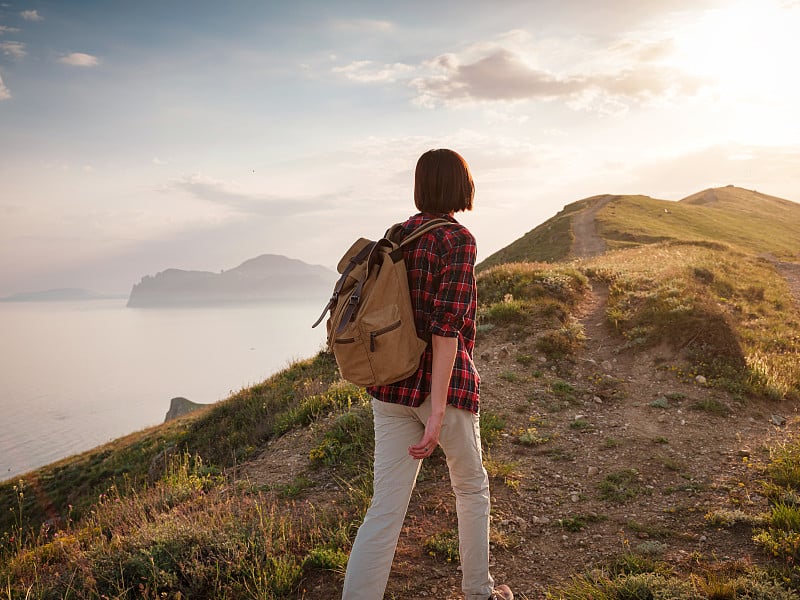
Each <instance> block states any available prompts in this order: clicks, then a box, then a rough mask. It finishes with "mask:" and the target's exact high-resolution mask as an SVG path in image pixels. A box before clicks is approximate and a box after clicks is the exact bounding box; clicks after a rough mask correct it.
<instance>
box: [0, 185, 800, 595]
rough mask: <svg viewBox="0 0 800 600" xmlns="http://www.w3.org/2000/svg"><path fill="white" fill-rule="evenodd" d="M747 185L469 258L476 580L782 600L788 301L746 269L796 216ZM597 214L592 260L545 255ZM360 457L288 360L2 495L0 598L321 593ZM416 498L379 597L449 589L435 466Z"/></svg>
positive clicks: (450, 539) (793, 511) (328, 580)
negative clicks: (474, 312)
mask: <svg viewBox="0 0 800 600" xmlns="http://www.w3.org/2000/svg"><path fill="white" fill-rule="evenodd" d="M752 194H753V193H751V192H747V193H745V191H741V190H738V189H736V188H733V189H731V188H722V189H721V190H711V191H707V192H703V193H701V194H699V195H695V196H691V197H689V198H687V199H685V200H684V201H681V202H678V203H674V202H665V201H659V200H653V199H650V198H646V197H644V196H637V197H630V196H629V197H608V196H598V197H594V198H588V199H586V200H582V201H579V202H576V203H574V204H572V205H569V206H568V207H567V208H565V209H564V211H562V212H561V213H559V215H557V216H556V217H554V220H553V221H551V222H550V229H547V228H542V226H540V227H538V228H536V229H534V230H533V231H532V232H530V233H529V234H527V236H526V238H527V239H526V238H523V239H524V240H525V241H524V243H522V242H521V241H518V242H520V243H519V244H517V243H516V242H515V244H516V246H514V244H512V246H514V247H513V248H512V246H509V248H508V249H506V250H509V252H508V253H507V254H506V255H505V256H506V258H505V259H503V260H508V261H510V262H509V263H500V262H498V263H497V264H490V263H491V261H489V262H488V263H484V265H483V268H482V269H481V272H480V274H479V276H478V287H479V298H480V305H479V314H478V323H479V336H478V345H477V346H476V357H475V358H476V364H477V365H478V368H479V370H480V372H481V375H482V388H481V390H482V409H481V435H482V438H483V442H484V450H485V454H484V457H485V460H484V463H485V466H486V468H487V471H488V472H489V474H490V476H491V479H492V489H493V492H492V493H493V506H492V511H493V533H492V540H491V541H492V553H493V560H494V563H495V566H494V567H493V568H494V571H495V573H496V574H498V575H499V576H501V577H503V578H504V580H507V581H509V582H510V583H511V584H512V586H513V587H514V588H515V590H517V592H518V593H517V596H518V597H520V598H522V599H526V598H541V597H547V598H548V599H550V600H598V599H602V600H606V599H607V600H612V599H621V598H626V599H627V598H631V599H638V598H674V599H676V600H712V599H713V600H738V599H744V598H747V599H753V600H755V599H762V600H773V599H774V600H783V599H785V600H797V599H798V598H800V568H798V566H797V564H798V563H797V560H798V559H800V551H798V547H800V469H798V467H797V465H798V464H799V463H798V460H800V420H798V419H796V418H793V417H792V411H794V410H795V407H796V403H797V401H798V400H800V308H798V304H797V302H796V301H795V300H794V299H793V297H792V293H791V290H790V289H789V287H788V285H787V282H786V281H785V280H784V279H783V278H782V277H780V276H779V274H778V273H777V272H776V270H775V266H774V264H773V262H771V259H769V258H765V257H762V256H761V254H762V253H765V252H768V253H770V254H773V255H775V256H778V257H783V258H789V257H791V256H793V255H792V252H794V253H796V252H797V245H795V246H791V244H790V243H789V241H790V239H792V236H793V235H795V234H796V233H797V232H796V227H798V226H797V225H796V224H795V223H797V222H798V221H797V220H792V218H793V215H794V214H795V213H794V211H795V210H797V209H796V208H795V206H794V205H792V204H791V203H786V202H785V201H780V200H779V199H771V198H769V197H764V198H761V197H760V196H753V195H752ZM601 201H602V202H603V203H604V204H602V205H601V204H600V203H601ZM755 202H760V203H761V204H758V206H759V207H760V208H759V214H758V215H753V214H749V216H748V211H749V210H750V211H751V210H752V209H753V206H754V204H753V203H755ZM665 206H666V207H667V208H668V210H669V211H670V212H667V213H665V212H664V207H665ZM591 209H598V212H597V219H598V223H599V226H600V227H599V233H600V234H601V235H602V236H603V237H604V238H605V241H606V243H607V244H608V246H609V247H610V250H609V251H607V252H605V253H603V254H600V255H597V256H592V257H590V258H584V259H579V260H576V259H571V260H569V261H568V262H567V261H564V260H561V259H563V258H564V257H569V256H570V252H571V248H572V245H571V234H570V231H571V226H572V219H574V218H575V216H576V215H577V214H578V213H579V212H580V211H583V210H591ZM659 211H661V213H662V214H663V215H664V216H659V214H658V213H659ZM760 213H764V214H760ZM770 215H771V216H770ZM781 222H782V223H781ZM768 223H771V224H772V226H773V229H774V234H773V235H772V236H766V235H765V232H766V229H767V224H768ZM748 224H750V225H748ZM615 232H616V233H615ZM623 238H624V239H623ZM795 239H798V238H795ZM538 244H541V245H542V246H544V248H538V246H537V245H538ZM539 251H541V252H542V254H536V258H537V259H536V260H530V259H531V258H532V256H531V254H530V253H531V252H539ZM498 254H499V253H498ZM511 257H513V258H511ZM490 258H491V257H490ZM497 260H498V261H499V260H500V259H499V258H498V259H497ZM781 415H787V416H786V417H783V416H781ZM371 451H372V425H371V409H370V405H369V402H368V398H367V397H366V395H365V393H364V391H363V390H360V389H358V388H355V387H353V386H351V385H349V384H346V383H344V382H342V381H340V380H339V379H338V376H337V373H336V368H335V363H334V362H333V360H332V358H331V357H330V356H329V355H327V354H325V353H321V354H319V355H317V356H315V357H313V358H311V359H309V360H306V361H302V362H298V363H296V364H294V365H292V366H291V367H289V368H287V369H286V370H284V371H282V372H281V373H278V374H276V375H275V376H273V377H271V378H270V379H268V380H267V381H265V382H263V383H261V384H259V385H256V386H253V387H251V388H247V389H244V390H241V391H240V392H238V393H236V394H234V395H232V396H231V397H230V398H229V399H227V400H226V401H223V402H221V403H219V404H218V405H215V406H214V407H211V408H209V409H205V410H203V411H201V412H199V413H195V414H192V415H189V416H187V417H185V418H183V419H179V420H177V421H174V422H170V423H166V424H164V425H161V426H158V427H155V428H151V429H148V430H145V431H142V432H138V433H136V434H132V435H130V436H127V437H125V438H121V439H119V440H116V441H115V442H113V443H111V444H108V445H106V446H103V447H100V448H97V449H95V450H93V451H90V452H87V453H84V454H82V455H79V456H76V457H72V458H69V459H65V460H63V461H60V462H59V463H56V464H53V465H49V466H47V467H45V468H43V469H40V470H38V471H36V472H34V473H31V474H28V475H25V476H23V477H21V478H18V479H17V480H15V481H11V482H6V483H4V484H0V532H2V533H0V599H3V600H11V599H17V598H20V599H21V598H26V599H28V598H31V599H34V598H35V599H45V598H98V599H99V598H131V599H132V598H154V599H155V598H176V599H177V598H215V599H226V598H229V599H234V598H236V599H239V598H259V599H278V598H307V599H319V600H328V599H332V598H336V597H338V596H339V595H340V590H341V582H342V573H343V569H344V567H345V565H346V561H347V555H348V552H349V550H350V544H351V543H352V539H353V537H354V535H355V531H356V528H357V526H358V524H359V522H360V519H361V518H362V516H363V513H364V511H365V510H366V507H367V505H368V502H369V497H370V493H371ZM417 492H418V493H415V494H414V497H413V498H412V505H411V508H410V512H409V518H408V519H407V522H406V527H405V529H404V533H403V536H402V538H401V544H400V546H399V547H398V551H397V552H398V554H397V557H396V561H395V567H394V570H393V575H392V579H391V580H390V584H389V589H388V597H392V598H398V599H404V598H419V597H423V596H428V597H432V596H436V597H446V598H450V599H455V598H460V596H459V591H458V588H459V579H460V574H459V573H458V571H457V569H456V565H457V562H458V547H457V542H456V541H455V539H456V538H455V515H454V507H453V499H452V494H451V492H450V490H449V485H448V479H447V470H446V463H445V460H444V458H443V456H442V455H441V453H438V452H437V454H435V455H434V457H432V458H431V459H428V460H427V461H426V463H425V466H424V467H423V471H422V473H421V475H420V478H419V480H418V484H417ZM454 563H455V564H454Z"/></svg>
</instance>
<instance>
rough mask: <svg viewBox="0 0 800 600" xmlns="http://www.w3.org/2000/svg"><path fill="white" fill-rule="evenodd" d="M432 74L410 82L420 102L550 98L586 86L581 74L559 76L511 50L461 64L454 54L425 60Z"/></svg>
mask: <svg viewBox="0 0 800 600" xmlns="http://www.w3.org/2000/svg"><path fill="white" fill-rule="evenodd" d="M428 66H430V67H432V69H433V70H434V71H435V72H436V73H435V74H434V75H430V76H426V77H418V78H416V79H414V80H412V81H411V82H410V84H411V86H412V87H414V88H416V90H417V92H418V94H419V96H418V98H417V102H418V103H419V104H422V105H428V106H430V105H433V104H436V103H444V104H452V103H459V102H461V101H464V100H467V101H482V100H501V101H502V100H506V101H507V100H519V99H523V98H528V99H533V98H541V99H552V98H557V97H560V96H571V95H573V94H575V93H577V92H579V91H580V90H582V89H583V88H584V87H585V86H586V80H585V79H584V78H581V77H569V76H568V77H558V76H556V75H554V74H552V73H548V72H546V71H543V70H540V69H535V68H532V67H530V66H528V65H527V64H525V62H523V60H522V59H521V57H520V56H518V55H517V54H515V53H514V52H511V51H510V50H505V49H498V50H495V51H493V52H491V53H490V54H488V55H486V56H484V57H481V58H480V59H478V60H476V61H474V62H471V63H467V64H461V63H460V61H459V59H458V58H457V57H456V56H455V55H453V54H443V55H441V56H438V57H436V58H435V59H433V60H432V61H429V62H428Z"/></svg>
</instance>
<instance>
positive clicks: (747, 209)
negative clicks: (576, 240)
mask: <svg viewBox="0 0 800 600" xmlns="http://www.w3.org/2000/svg"><path fill="white" fill-rule="evenodd" d="M717 195H718V197H719V200H718V201H717V202H714V203H708V204H696V203H689V202H668V201H665V200H655V199H653V198H648V197H646V196H623V197H620V198H617V199H616V200H615V201H614V202H612V203H611V204H609V205H608V206H606V207H605V208H604V209H603V210H601V211H600V213H599V214H598V218H597V221H598V228H599V231H600V235H601V236H602V237H603V238H604V239H605V240H606V242H607V243H608V244H610V245H611V246H612V247H613V246H617V247H621V246H625V245H630V244H649V243H653V242H658V241H663V240H679V241H693V240H713V241H715V242H719V243H724V244H729V245H732V246H736V247H738V248H740V249H742V250H747V251H749V252H752V253H755V254H761V253H765V252H770V253H772V254H774V255H776V256H783V257H791V256H796V254H797V243H796V242H797V239H798V238H797V235H798V230H797V223H798V222H800V207H798V205H797V204H794V203H792V202H787V201H775V200H774V199H771V198H769V197H766V196H763V195H760V194H754V193H753V192H749V191H748V190H741V189H739V188H722V189H721V190H720V191H719V192H718V193H717ZM665 211H668V212H665Z"/></svg>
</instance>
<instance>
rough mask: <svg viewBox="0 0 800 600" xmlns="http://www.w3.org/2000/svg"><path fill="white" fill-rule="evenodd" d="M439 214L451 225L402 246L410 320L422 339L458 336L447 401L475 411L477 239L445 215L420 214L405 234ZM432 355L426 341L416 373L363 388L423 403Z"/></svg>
mask: <svg viewBox="0 0 800 600" xmlns="http://www.w3.org/2000/svg"><path fill="white" fill-rule="evenodd" d="M441 217H444V218H446V219H448V220H449V221H452V223H453V225H452V226H450V225H442V226H440V227H437V228H436V229H434V230H432V231H430V232H428V233H426V234H425V235H423V236H422V237H420V238H419V239H417V240H415V241H414V242H412V243H411V244H409V245H408V246H404V247H403V256H404V257H405V261H406V270H407V271H408V286H409V289H410V290H411V302H412V304H413V305H414V321H415V323H416V326H417V334H418V335H419V337H420V338H422V339H430V336H431V335H439V336H442V337H455V338H458V352H457V353H456V360H455V365H454V366H453V372H452V375H451V376H450V389H449V391H448V394H447V403H448V404H449V405H451V406H455V407H456V408H463V409H466V410H469V411H471V412H473V413H476V414H477V412H478V408H479V387H480V376H479V375H478V370H477V369H476V368H475V363H473V362H472V351H473V349H474V347H475V313H476V310H477V307H478V293H477V287H476V285H475V256H476V254H477V248H476V246H475V238H473V237H472V234H471V233H470V232H469V231H468V230H467V228H466V227H464V226H463V225H461V224H459V223H458V222H457V221H456V220H455V219H454V218H452V217H449V216H447V215H431V214H427V213H419V214H416V215H414V216H413V217H411V218H410V219H408V220H407V221H406V222H405V223H404V224H403V227H404V229H405V230H406V233H411V231H413V230H414V229H416V228H417V227H418V226H420V225H421V224H423V223H425V222H426V221H429V220H431V219H433V218H441ZM432 359H433V351H432V349H431V345H430V344H428V347H427V349H426V350H425V353H424V354H423V355H422V359H421V360H420V365H419V370H418V371H417V372H416V373H415V374H414V375H412V376H411V377H408V378H407V379H404V380H403V381H399V382H397V383H393V384H391V385H383V386H378V387H370V388H367V392H368V393H369V394H370V395H372V396H373V397H374V398H377V399H378V400H383V401H384V402H394V403H396V404H404V405H406V406H419V405H421V404H422V402H423V401H424V400H425V398H426V397H427V396H428V395H429V394H430V389H431V365H432Z"/></svg>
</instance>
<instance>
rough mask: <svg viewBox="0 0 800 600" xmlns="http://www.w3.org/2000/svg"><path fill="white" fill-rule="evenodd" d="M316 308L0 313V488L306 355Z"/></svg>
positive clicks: (55, 305)
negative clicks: (176, 400) (183, 401)
mask: <svg viewBox="0 0 800 600" xmlns="http://www.w3.org/2000/svg"><path fill="white" fill-rule="evenodd" d="M320 310H321V306H320V303H319V302H313V303H311V302H303V301H301V302H292V303H288V302H280V303H271V304H254V305H247V306H236V307H203V308H187V309H177V308H170V309H153V308H148V309H132V308H126V307H125V300H92V301H74V302H39V303H37V302H19V303H0V480H5V479H9V478H12V477H14V476H15V475H18V474H21V473H24V472H27V471H29V470H31V469H34V468H36V467H39V466H42V465H45V464H48V463H50V462H53V461H55V460H58V459H60V458H64V457H66V456H69V455H72V454H75V453H78V452H82V451H84V450H88V449H90V448H93V447H95V446H97V445H99V444H102V443H105V442H107V441H110V440H112V439H114V438H117V437H120V436H122V435H125V434H128V433H132V432H134V431H138V430H140V429H143V428H145V427H148V426H151V425H156V424H158V423H161V422H163V420H164V417H165V414H166V412H167V410H168V408H169V404H170V399H171V398H173V397H175V396H183V397H185V398H188V399H189V400H191V401H193V402H200V403H212V402H217V401H219V400H221V399H224V398H226V397H227V396H229V395H230V394H231V393H232V392H235V391H238V390H240V389H241V388H243V387H246V386H248V385H251V384H254V383H258V382H260V381H263V380H264V379H266V378H267V377H269V376H270V375H271V374H273V373H275V372H277V371H279V370H280V369H282V368H284V367H286V366H288V365H289V364H290V363H291V362H292V361H293V360H297V359H304V358H309V357H311V356H313V355H314V354H315V353H316V352H317V351H319V350H320V348H321V347H322V345H323V342H324V327H323V326H321V327H318V328H317V329H313V330H312V329H311V323H313V322H314V320H316V317H317V316H318V315H317V313H318V312H319V311H320Z"/></svg>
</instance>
